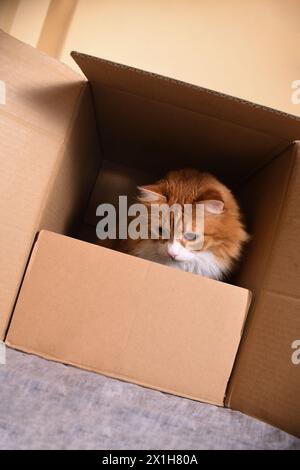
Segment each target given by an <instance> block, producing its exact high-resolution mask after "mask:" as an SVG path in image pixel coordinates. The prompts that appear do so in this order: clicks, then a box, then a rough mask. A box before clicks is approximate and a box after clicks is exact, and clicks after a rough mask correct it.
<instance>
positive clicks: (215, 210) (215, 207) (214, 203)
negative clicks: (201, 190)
mask: <svg viewBox="0 0 300 470" xmlns="http://www.w3.org/2000/svg"><path fill="white" fill-rule="evenodd" d="M200 202H201V203H202V204H204V209H205V210H206V211H207V212H209V213H210V214H222V212H224V202H223V201H220V200H218V199H209V200H208V201H200Z"/></svg>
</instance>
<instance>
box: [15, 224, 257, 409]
mask: <svg viewBox="0 0 300 470" xmlns="http://www.w3.org/2000/svg"><path fill="white" fill-rule="evenodd" d="M169 286H172V290H170V288H169ZM116 294H117V295H116ZM249 300H250V293H249V291H247V290H246V289H242V288H238V287H235V286H231V285H229V284H225V283H221V282H217V281H212V280H209V279H206V278H202V277H199V276H195V275H193V274H189V273H184V272H181V271H177V270H174V269H171V268H168V267H165V266H161V265H159V264H157V263H152V262H149V261H145V260H142V259H139V258H135V257H133V256H129V255H125V254H123V253H118V252H115V251H112V250H109V249H105V248H102V247H98V246H95V245H92V244H89V243H85V242H82V241H79V240H75V239H72V238H68V237H64V236H62V235H58V234H55V233H52V232H46V231H43V232H41V233H40V235H39V238H38V240H37V243H36V245H35V248H34V251H33V254H32V257H31V261H30V264H29V266H28V269H27V272H26V276H25V279H24V283H23V286H22V289H21V292H20V295H19V299H18V302H17V305H16V309H15V312H14V315H13V318H12V322H11V326H10V328H9V332H8V336H7V344H8V345H10V346H12V347H15V348H17V349H21V350H23V351H28V352H32V353H36V354H38V355H41V356H43V357H46V358H50V359H54V360H57V361H61V362H65V363H70V364H74V365H76V366H79V367H83V368H86V369H88V370H93V371H96V372H100V373H103V374H106V375H109V376H112V377H117V378H120V379H123V380H128V381H131V382H135V383H138V384H141V385H144V386H147V387H151V388H156V389H159V390H162V391H166V392H170V393H174V394H178V395H182V396H185V397H189V398H194V399H196V400H202V401H206V402H209V403H215V404H218V405H223V401H224V395H225V391H226V386H227V382H228V379H229V376H230V373H231V370H232V366H233V362H234V359H235V355H236V351H237V347H238V344H239V341H240V337H241V333H242V328H243V324H244V321H245V317H246V314H247V310H248V306H249Z"/></svg>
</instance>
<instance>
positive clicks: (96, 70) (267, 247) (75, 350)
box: [2, 38, 300, 435]
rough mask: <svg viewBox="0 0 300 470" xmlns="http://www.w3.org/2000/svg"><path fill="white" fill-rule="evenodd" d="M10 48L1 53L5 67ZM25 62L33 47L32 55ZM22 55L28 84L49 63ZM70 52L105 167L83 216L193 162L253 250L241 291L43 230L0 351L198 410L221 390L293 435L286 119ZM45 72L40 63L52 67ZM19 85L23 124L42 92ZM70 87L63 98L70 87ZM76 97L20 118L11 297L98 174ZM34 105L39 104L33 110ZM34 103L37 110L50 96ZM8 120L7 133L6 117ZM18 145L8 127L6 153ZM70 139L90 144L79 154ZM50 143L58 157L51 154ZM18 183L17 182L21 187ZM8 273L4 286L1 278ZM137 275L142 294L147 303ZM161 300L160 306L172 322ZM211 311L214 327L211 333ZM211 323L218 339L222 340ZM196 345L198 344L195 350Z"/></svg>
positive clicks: (291, 156)
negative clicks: (81, 370) (193, 404)
mask: <svg viewBox="0 0 300 470" xmlns="http://www.w3.org/2000/svg"><path fill="white" fill-rule="evenodd" d="M5 41H6V42H7V44H9V48H12V49H14V48H17V49H18V47H22V54H23V55H24V56H26V55H27V48H26V47H25V46H19V43H18V42H16V41H14V40H9V39H8V38H5ZM10 41H11V42H10ZM7 47H8V46H7ZM15 54H16V53H15V52H14V53H13V54H12V55H11V57H10V59H9V61H11V62H12V63H11V69H12V70H13V67H14V64H13V62H14V60H15ZM28 54H29V57H30V55H31V54H33V52H32V50H31V49H30V51H29V52H28ZM36 54H37V53H36ZM35 57H36V59H35V60H36V67H37V68H38V67H39V62H40V60H41V61H42V65H41V67H42V69H41V72H38V71H37V72H36V74H37V75H36V76H39V75H38V74H39V73H41V78H43V73H44V71H45V68H47V67H48V65H46V62H45V63H44V61H47V60H48V59H45V58H43V59H40V55H39V54H38V55H37V56H35ZM41 57H44V56H41ZM74 57H75V58H76V61H77V62H78V64H79V65H80V66H81V68H82V70H83V71H84V73H85V74H86V76H87V77H88V79H89V81H90V83H91V88H92V95H93V101H94V105H95V111H96V120H97V128H98V136H99V140H100V142H101V150H102V156H103V158H104V159H105V161H107V163H105V165H104V167H103V170H102V171H101V172H100V174H99V176H98V178H97V184H96V185H95V188H94V191H93V195H92V198H91V200H90V205H89V208H88V210H87V212H86V217H85V222H86V223H88V224H95V219H94V216H93V214H94V211H95V207H96V206H97V202H99V203H100V202H104V201H103V200H99V199H102V198H105V199H106V198H108V199H109V200H113V201H114V200H116V197H117V196H118V194H120V193H122V192H124V188H125V190H126V191H128V194H131V195H132V188H133V183H134V182H136V176H137V175H140V174H141V175H142V174H144V172H145V173H146V175H148V176H149V178H150V177H151V175H155V176H160V175H161V174H163V173H164V172H165V171H166V170H169V169H173V168H178V167H182V166H195V167H196V168H199V169H202V170H206V171H211V172H213V173H215V174H216V175H217V176H219V177H220V178H221V179H222V180H223V181H224V182H226V183H228V184H230V185H231V186H233V188H234V189H235V191H236V193H237V195H238V196H239V199H240V200H241V203H242V205H243V207H244V211H245V216H246V220H247V223H248V224H249V230H250V232H251V234H252V241H251V243H250V245H249V248H248V250H247V254H246V255H245V258H244V261H243V264H242V266H241V267H240V269H239V271H238V272H237V273H236V275H235V278H234V279H232V280H231V282H232V283H235V284H237V286H240V287H235V286H231V285H229V284H225V283H218V282H215V281H208V280H205V279H201V278H200V279H199V278H195V277H194V276H192V275H189V274H187V273H180V272H179V273H178V272H177V271H173V270H171V269H170V268H166V267H163V266H160V265H155V264H153V263H149V262H145V261H142V260H137V259H135V258H132V257H129V256H127V255H124V254H120V253H115V252H113V251H110V250H106V249H104V248H101V247H96V246H93V245H91V244H87V243H84V242H81V241H78V240H74V239H71V238H68V237H64V236H61V235H55V234H53V233H49V232H42V234H41V235H40V236H39V238H38V241H37V244H36V246H35V249H34V252H33V256H32V258H31V261H30V263H29V266H28V269H27V272H26V277H25V280H24V283H23V286H22V288H21V291H20V295H19V299H18V302H17V304H16V308H15V312H14V315H13V319H12V323H11V326H10V328H9V332H8V336H7V341H8V344H10V345H12V346H14V347H16V348H19V349H22V350H25V351H30V352H35V353H36V354H40V355H43V356H45V357H49V358H52V359H55V360H59V361H62V362H66V363H70V364H75V365H80V366H81V367H85V368H87V369H91V370H96V371H100V372H103V373H106V374H108V375H112V376H115V377H119V378H123V379H124V380H130V381H133V382H137V383H141V384H144V385H147V386H149V387H153V388H158V389H161V390H165V391H170V392H172V393H177V394H180V395H183V396H188V397H193V398H195V399H201V400H204V401H208V402H212V403H217V404H222V403H223V399H224V396H225V394H226V404H227V406H230V407H232V408H235V409H239V410H241V411H244V412H246V413H248V414H251V415H253V416H256V417H259V418H261V419H263V420H266V421H268V422H270V423H272V424H275V425H276V426H279V427H281V428H283V429H285V430H287V431H289V432H292V433H294V434H298V435H300V416H299V409H300V407H299V399H298V397H299V391H300V366H297V365H295V364H293V363H292V361H291V355H292V352H293V350H292V348H291V344H292V342H293V341H294V340H295V339H299V334H300V328H299V294H298V284H299V264H300V260H299V250H298V237H299V235H300V227H299V198H300V195H299V189H298V188H299V182H300V174H299V168H298V167H299V162H298V160H299V143H293V141H295V140H299V138H300V118H297V117H296V116H291V115H287V114H284V113H280V112H277V111H276V110H271V109H268V108H265V107H261V106H257V105H255V104H252V103H249V102H245V101H243V100H239V99H236V98H234V97H230V96H226V95H223V94H220V93H217V92H215V91H210V90H206V89H203V88H199V87H196V86H191V85H189V84H186V83H182V82H178V81H175V80H172V79H168V78H166V77H159V76H157V75H155V74H151V73H146V72H143V71H139V70H136V69H132V68H129V67H125V66H121V65H119V64H113V63H111V62H108V61H103V60H100V59H96V58H92V57H89V56H85V55H83V54H74ZM49 63H50V68H51V67H53V66H54V68H55V65H54V64H55V62H54V61H52V60H51V62H49ZM61 67H63V66H62V65H61V64H60V65H57V71H55V73H54V72H53V74H54V75H53V81H54V82H56V81H57V83H58V84H59V83H60V70H61V69H60V68H61ZM24 73H25V70H24ZM55 74H58V76H57V77H56V75H55ZM29 76H30V75H29ZM75 81H76V80H75ZM76 86H79V85H78V84H77V85H76ZM22 87H23V88H22ZM22 87H21V88H20V90H19V91H18V94H17V97H18V99H20V103H21V104H20V106H21V107H20V109H21V110H22V107H24V102H23V97H24V94H25V95H27V91H26V90H27V89H28V88H29V90H31V91H29V96H30V100H28V103H27V106H28V107H29V108H30V109H31V106H33V108H32V110H31V111H28V114H29V116H31V114H30V113H33V118H32V119H36V116H35V115H34V113H36V109H37V108H38V103H39V102H40V104H41V110H40V113H41V114H43V113H44V112H46V110H45V102H44V100H46V96H45V94H46V93H48V91H49V87H47V89H48V91H47V92H46V90H47V89H46V90H45V89H43V92H42V93H41V92H39V91H37V90H39V88H38V84H37V83H36V82H33V84H31V82H30V83H27V82H26V81H25V82H24V84H23V85H22ZM80 87H81V88H82V85H80ZM33 88H34V90H35V91H34V90H33ZM54 88H55V89H56V87H54ZM59 88H60V87H59V86H58V89H59ZM70 88H72V90H73V85H72V86H70ZM24 89H25V92H24ZM52 89H53V86H52ZM65 89H66V90H69V86H67V85H65ZM85 89H86V88H85ZM19 95H20V98H19ZM78 96H79V95H78ZM78 96H77V99H76V97H74V100H73V101H72V103H73V105H72V106H73V107H72V106H71V104H70V106H69V108H68V109H69V114H68V113H67V115H68V116H69V120H68V119H67V117H64V118H63V119H62V117H61V116H65V114H64V112H62V111H61V107H60V106H59V103H57V107H56V105H54V103H53V104H52V107H51V106H50V108H51V109H49V111H47V113H48V112H49V113H50V111H51V116H50V114H47V113H46V115H45V116H46V117H45V119H44V120H43V119H41V122H42V123H44V124H45V129H44V128H43V129H42V130H43V132H42V133H41V134H40V128H38V129H37V127H38V126H37V122H35V127H34V130H35V131H38V132H37V134H36V133H35V134H32V136H33V137H32V139H30V146H29V150H30V152H31V153H32V154H33V155H35V158H36V159H35V160H34V165H36V164H37V161H38V163H39V167H38V168H39V171H41V172H42V174H43V175H44V180H43V185H42V186H41V187H40V186H39V191H40V192H38V193H37V194H36V193H35V194H34V197H28V198H27V199H26V200H27V206H28V210H29V214H30V217H29V216H28V220H27V222H26V226H25V228H26V230H28V231H29V229H30V237H29V236H28V233H27V232H26V231H25V232H24V233H23V232H22V231H21V229H23V228H22V227H21V226H20V225H18V224H17V225H16V230H15V232H14V231H12V232H11V233H9V234H8V235H11V237H10V241H9V242H6V237H7V234H5V240H4V241H5V244H4V247H6V246H7V247H10V246H13V245H14V244H15V245H16V246H18V244H19V243H20V240H21V241H22V243H23V239H22V236H23V234H25V238H24V243H25V241H26V240H27V248H26V250H24V251H23V252H22V256H23V258H22V259H23V261H22V262H23V265H22V266H21V265H20V264H18V263H17V262H16V260H17V255H19V253H20V252H18V253H17V254H16V256H15V257H13V256H11V255H10V258H6V259H7V260H8V259H9V260H10V263H11V264H9V266H8V267H9V269H10V271H7V273H8V276H7V277H8V278H9V280H8V281H7V282H12V283H13V285H14V289H15V290H12V291H11V293H14V294H15V293H16V283H15V280H16V279H18V282H19V278H20V274H21V271H22V270H23V269H24V266H25V265H24V263H25V259H26V257H27V256H28V253H29V249H30V246H31V244H32V239H33V236H34V234H35V233H36V232H37V230H39V229H44V228H48V229H50V230H54V231H59V232H61V233H63V232H68V226H70V225H72V223H74V222H76V220H75V219H77V220H78V214H79V212H80V210H79V209H80V207H79V206H82V205H83V200H84V198H83V199H82V201H81V196H80V195H81V194H85V195H86V194H87V192H88V190H89V189H90V190H92V186H93V181H92V180H93V178H96V176H97V175H96V173H97V170H96V167H97V163H98V161H99V155H98V151H97V150H95V151H93V149H94V147H96V144H95V132H94V130H93V129H91V128H92V126H93V125H94V115H93V113H92V110H91V109H90V108H89V103H88V101H89V95H88V91H87V89H86V95H85V97H86V100H87V101H84V100H83V101H81V103H83V104H82V106H79V105H78V102H79V101H78V100H79V98H78ZM80 96H83V95H80ZM36 97H41V98H40V99H38V100H37V101H36ZM40 100H41V101H40ZM46 102H47V103H48V104H49V105H51V100H50V99H49V98H48V101H47V100H46ZM54 102H55V100H54ZM76 102H77V104H76V106H75V103H76ZM84 103H85V105H84ZM74 107H75V108H76V112H75V114H76V116H77V119H76V120H75V118H74V113H73V117H71V115H72V112H73V111H72V110H73V108H74ZM84 109H85V112H84ZM60 112H61V114H59V116H58V122H60V120H61V119H62V121H63V124H64V125H65V128H64V131H63V130H62V135H64V136H65V135H66V132H67V131H66V129H68V133H67V135H68V136H69V138H68V139H67V140H66V139H65V138H63V137H62V135H60V140H58V141H57V140H56V139H54V140H53V139H52V140H51V139H50V138H49V136H48V131H47V120H48V121H49V122H50V121H51V119H52V120H55V116H56V113H60ZM50 118H51V119H50ZM75 121H76V126H75V127H74V126H72V123H73V122H74V125H75ZM15 122H16V123H17V125H19V120H17V121H14V123H15ZM22 123H23V121H22ZM49 126H50V130H51V132H52V134H51V136H52V135H53V129H55V124H53V123H52V122H50V124H49ZM70 126H71V127H70ZM71 128H72V129H73V132H72V131H71ZM10 129H11V130H12V127H10ZM21 130H22V129H21ZM17 132H20V131H19V127H18V128H17ZM57 132H58V131H57ZM15 135H16V134H15V131H13V132H12V133H11V135H10V136H9V138H8V139H7V141H8V140H9V146H10V145H12V144H11V140H12V139H11V137H14V136H15ZM55 135H56V134H55ZM44 137H45V139H46V138H48V140H49V141H50V143H52V144H53V148H52V147H49V148H51V152H50V150H48V146H46V149H47V150H46V151H45V152H46V153H45V156H44V150H43V156H44V158H45V163H44V161H42V162H41V160H37V157H36V155H37V153H35V148H36V147H35V143H36V142H37V144H38V145H39V147H41V145H42V143H43V142H44V141H42V138H44ZM21 138H22V134H21V136H20V140H18V146H17V147H16V149H17V151H18V152H19V151H20V150H19V149H20V146H19V142H21ZM62 140H63V141H64V144H61V141H62ZM47 142H48V141H47ZM66 142H67V143H68V144H67V145H65V144H66ZM85 142H88V143H89V144H90V148H91V152H87V155H86V156H85V155H84V154H85V150H84V149H85V145H86V144H85ZM59 144H61V145H62V147H60V145H59ZM80 144H81V145H80ZM28 145H29V143H28ZM9 148H10V147H9ZM59 148H61V149H66V152H64V151H62V152H59ZM30 152H29V153H30ZM48 152H50V154H49V155H51V158H53V160H52V159H51V158H50V157H49V155H48ZM78 152H79V153H78ZM79 154H80V156H79ZM11 155H12V158H11V162H13V164H15V165H16V166H14V167H12V169H11V174H12V175H13V176H12V177H10V180H8V183H7V187H8V190H9V192H8V194H9V198H10V199H13V194H14V188H15V186H14V184H13V183H14V182H15V180H14V178H16V175H15V172H14V170H15V168H19V166H18V165H19V163H18V164H16V162H18V160H15V158H16V157H14V154H13V153H11ZM24 155H27V154H24ZM58 155H59V157H58ZM89 156H90V158H89ZM54 157H55V158H54ZM48 158H49V161H48ZM73 158H74V160H73ZM85 158H87V161H89V164H88V165H87V166H85V163H84V162H85ZM21 161H22V162H23V164H24V167H22V168H24V174H25V175H27V176H28V175H29V176H30V177H31V175H35V173H34V165H33V164H31V160H30V159H29V157H28V156H27V157H26V159H24V157H23V159H22V160H21ZM75 162H77V164H75ZM125 166H127V167H128V168H127V169H124V168H125ZM122 168H123V169H124V171H123V169H122ZM75 169H76V170H75ZM50 170H51V171H50ZM73 171H74V172H73ZM85 171H86V172H85ZM50 172H51V177H50ZM140 172H142V173H140ZM18 175H19V173H18V172H17V177H18ZM81 175H82V178H81ZM148 176H146V178H147V177H148ZM143 178H144V177H143ZM16 179H17V183H18V182H19V180H18V178H16ZM83 180H84V181H83ZM21 181H23V179H22V178H21ZM241 181H242V182H243V184H241ZM103 183H104V184H103ZM28 188H30V184H29V183H28V184H27V186H25V189H26V190H27V191H29V189H28ZM49 191H50V192H49ZM126 191H125V192H126ZM50 193H51V194H50ZM42 194H43V198H42ZM68 198H70V205H69V203H68V202H67V203H66V201H68ZM7 200H8V199H6V201H7ZM41 201H42V203H41ZM72 201H73V202H72ZM17 202H18V203H19V201H18V199H17V198H16V199H15V201H14V203H17ZM80 202H82V203H81V204H80ZM41 204H42V205H41ZM12 207H13V206H12ZM17 214H18V217H19V215H20V213H19V212H18V213H17ZM3 220H8V221H9V223H10V224H11V222H10V220H12V221H13V223H14V224H16V221H17V218H16V216H13V218H12V219H10V211H9V210H6V212H4V217H2V221H3ZM18 220H19V219H18ZM37 221H38V223H37ZM5 223H6V222H5ZM18 223H19V222H18ZM93 232H94V228H93V226H92V225H89V226H88V225H84V226H83V227H82V229H81V231H80V232H78V234H79V233H80V236H82V237H84V238H85V239H92V238H93V236H92V235H93ZM3 233H5V232H3ZM78 236H79V235H78ZM26 237H27V238H26ZM29 241H30V242H29ZM24 246H25V245H24ZM9 250H10V251H12V250H11V249H10V248H9ZM16 269H18V276H19V277H18V276H15V278H13V273H14V270H16ZM11 279H12V281H10V280H11ZM150 282H151V283H152V286H153V289H154V291H151V299H150V300H149V298H150V294H149V290H148V288H147V286H148V284H149V283H150ZM4 285H5V284H4ZM176 286H177V288H176ZM245 289H246V290H245ZM248 289H250V290H252V291H253V293H254V302H253V305H252V307H251V309H250V313H249V318H248V320H247V323H246V327H245V332H244V334H243V339H242V343H241V346H240V348H239V351H238V354H237V359H236V361H235V366H234V369H233V371H232V374H231V369H232V365H233V361H234V356H235V352H236V349H237V347H238V344H239V336H240V332H241V328H242V319H243V318H244V317H245V309H246V298H247V296H248ZM48 291H49V292H48ZM153 292H155V295H153ZM42 293H43V295H42ZM50 293H51V295H50ZM246 293H247V294H246ZM116 294H117V295H116ZM182 294H184V296H182ZM3 298H5V299H6V297H5V295H4V297H3ZM11 298H12V297H10V300H9V302H11ZM121 299H122V302H121ZM145 299H146V300H145ZM5 301H7V300H5ZM7 305H8V304H7ZM168 306H171V307H172V308H173V313H174V312H175V313H174V315H173V316H172V317H171V316H170V315H171V313H170V312H171V311H172V310H171V308H169V307H168ZM165 310H166V315H165V316H164V315H163V313H164V311H165ZM182 310H184V315H185V317H184V318H185V320H184V321H182V317H181V313H182V312H181V311H182ZM122 312H123V313H122ZM136 312H142V314H141V315H139V314H138V313H137V314H136V315H135V313H136ZM220 313H221V315H220ZM233 314H234V317H233V316H232V315H233ZM224 315H226V318H227V320H226V322H224V324H222V325H221V324H220V318H221V319H223V320H224V318H225V317H224ZM186 319H188V321H186ZM175 320H176V321H175ZM101 325H102V326H101ZM220 326H221V327H222V328H223V332H226V334H224V335H222V334H221V331H220ZM102 328H104V329H102ZM147 334H148V336H147ZM150 334H151V335H152V336H151V337H150ZM151 338H154V339H155V342H154V341H151ZM197 340H201V341H199V344H198V342H197ZM221 351H223V352H224V354H223V353H222V354H221ZM187 362H188V363H189V367H186V368H184V367H181V368H180V370H179V368H178V365H182V364H186V363H187ZM145 365H150V366H148V367H145ZM199 371H200V372H201V373H199ZM230 374H231V379H230V384H229V387H228V388H227V391H226V384H227V381H228V378H229V376H230ZM199 376H200V378H201V380H200V381H199Z"/></svg>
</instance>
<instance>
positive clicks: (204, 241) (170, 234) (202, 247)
mask: <svg viewBox="0 0 300 470" xmlns="http://www.w3.org/2000/svg"><path fill="white" fill-rule="evenodd" d="M138 190H139V197H138V199H139V201H140V202H142V203H143V204H145V205H146V206H147V208H148V214H149V217H150V212H151V206H153V205H159V206H161V205H164V204H167V205H168V206H169V207H172V206H173V205H174V204H175V205H179V206H181V207H183V206H184V204H190V205H191V207H192V217H191V223H190V225H189V226H188V230H186V231H184V230H183V231H182V232H181V233H180V235H179V236H178V235H177V234H176V225H177V223H178V221H177V222H176V220H175V219H174V218H173V219H172V220H171V225H168V226H167V227H166V226H165V223H164V221H163V220H162V219H161V218H160V220H159V221H158V223H157V228H156V230H157V232H158V236H157V239H153V237H150V239H148V240H140V241H139V246H138V250H140V251H141V250H144V251H147V252H148V255H149V256H146V257H148V258H150V259H153V260H155V259H156V258H157V260H159V259H160V260H161V258H162V257H163V258H165V261H167V260H169V263H166V264H176V263H186V262H193V261H195V260H197V257H199V256H201V257H203V253H210V254H212V255H213V256H214V257H215V258H216V260H218V261H219V262H220V263H223V265H224V270H230V269H231V267H232V263H233V262H234V260H237V259H238V258H239V256H240V252H241V248H242V245H243V244H244V243H245V242H246V241H247V239H248V235H247V233H246V231H245V229H244V226H243V223H242V221H241V214H240V209H239V206H238V204H237V202H236V200H235V198H234V196H233V194H232V193H231V191H230V190H229V189H228V188H227V187H226V186H225V185H223V184H222V183H221V182H220V181H218V180H217V179H216V178H215V177H214V176H212V175H211V174H208V173H202V172H200V171H197V170H192V169H184V170H178V171H172V172H170V173H168V174H167V175H166V176H165V178H164V179H162V180H160V181H158V182H156V183H154V184H151V185H147V186H142V187H139V188H138ZM198 205H202V208H203V209H202V210H203V212H202V214H203V216H204V217H203V222H204V223H203V226H201V227H200V230H199V227H197V224H196V214H197V211H196V208H197V206H198ZM181 222H182V224H184V221H183V220H182V221H181ZM182 226H183V225H182ZM149 227H150V222H149ZM150 255H151V256H150Z"/></svg>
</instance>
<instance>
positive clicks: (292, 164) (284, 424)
mask: <svg viewBox="0 0 300 470" xmlns="http://www.w3.org/2000/svg"><path fill="white" fill-rule="evenodd" d="M299 149H300V146H299V143H295V144H294V145H293V146H291V147H290V149H289V150H287V151H286V152H284V153H283V154H282V155H280V156H279V157H278V158H277V159H275V160H274V161H273V162H272V163H271V164H270V165H268V166H267V167H266V168H265V169H264V171H262V172H260V173H259V174H258V175H257V177H256V178H254V179H253V180H252V181H251V182H249V185H248V187H247V186H246V187H245V188H244V189H243V191H242V195H243V198H244V200H248V209H249V210H250V206H251V203H252V209H251V210H250V212H249V214H250V221H251V226H252V236H253V242H252V246H250V248H249V252H248V256H247V257H246V258H245V261H244V266H243V269H242V270H241V273H240V276H239V278H238V282H239V284H240V285H243V286H245V285H246V286H247V287H249V288H251V289H252V290H253V291H254V296H255V301H254V304H253V306H252V309H251V312H250V313H249V318H248V321H247V324H246V328H245V332H244V335H243V340H242V343H241V347H240V350H239V353H238V356H237V360H236V364H235V367H234V372H233V375H232V380H231V382H230V386H229V393H228V395H227V397H228V399H227V405H228V406H230V407H231V408H234V409H238V410H240V411H243V412H245V413H247V414H250V415H252V416H255V417H258V418H260V419H263V420H265V421H268V422H269V423H271V424H273V425H275V426H277V427H280V428H282V429H284V430H286V431H288V432H290V433H293V434H296V435H298V436H300V406H299V404H300V402H299V396H300V395H299V394H300V365H296V364H293V362H292V360H291V356H292V353H293V352H294V350H293V349H292V343H293V342H294V341H295V340H299V339H300V299H299V279H300V251H299V231H300V226H299V219H300V217H299V215H300V214H299V197H300V193H299V188H300V164H299V162H300V152H299Z"/></svg>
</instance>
